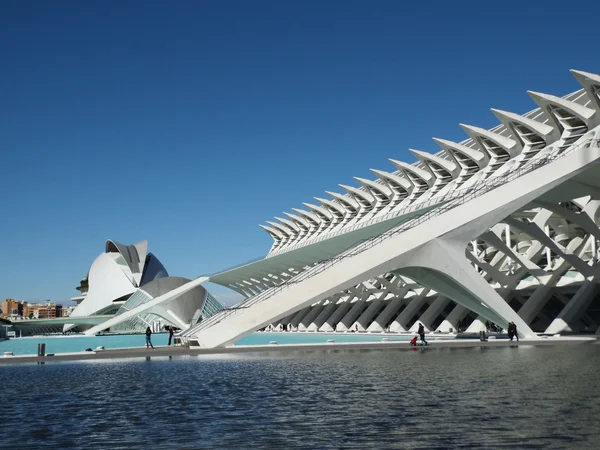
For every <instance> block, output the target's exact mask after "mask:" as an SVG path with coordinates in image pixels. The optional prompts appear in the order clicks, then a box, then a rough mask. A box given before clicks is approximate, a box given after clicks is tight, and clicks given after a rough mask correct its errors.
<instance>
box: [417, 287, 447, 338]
mask: <svg viewBox="0 0 600 450" xmlns="http://www.w3.org/2000/svg"><path fill="white" fill-rule="evenodd" d="M448 303H450V300H448V299H447V298H446V297H444V296H443V295H438V296H437V298H436V299H435V300H434V301H433V303H432V304H431V305H429V308H427V311H425V312H424V313H423V315H422V316H421V317H419V318H418V319H417V321H416V322H415V323H414V324H413V326H412V327H410V330H409V331H414V332H416V331H417V330H418V328H419V323H422V324H423V326H424V327H425V330H427V331H434V330H433V327H432V324H433V321H434V320H435V319H436V317H437V316H439V315H440V313H441V312H442V311H443V310H444V308H445V307H446V305H448Z"/></svg>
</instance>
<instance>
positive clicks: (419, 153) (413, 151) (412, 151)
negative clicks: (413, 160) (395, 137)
mask: <svg viewBox="0 0 600 450" xmlns="http://www.w3.org/2000/svg"><path fill="white" fill-rule="evenodd" d="M408 151H409V152H411V153H412V154H413V155H415V156H418V155H421V156H425V157H428V156H433V155H432V154H431V153H429V152H426V151H423V150H416V149H414V148H409V149H408Z"/></svg>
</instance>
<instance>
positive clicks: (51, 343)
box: [0, 333, 169, 355]
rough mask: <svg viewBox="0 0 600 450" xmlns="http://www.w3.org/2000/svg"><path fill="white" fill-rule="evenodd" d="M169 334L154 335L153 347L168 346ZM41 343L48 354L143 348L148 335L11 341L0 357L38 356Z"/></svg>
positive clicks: (0, 346) (0, 350) (0, 347)
mask: <svg viewBox="0 0 600 450" xmlns="http://www.w3.org/2000/svg"><path fill="white" fill-rule="evenodd" d="M168 340H169V334H168V333H155V334H153V335H152V344H153V345H167V342H168ZM39 343H45V344H46V353H72V352H82V351H85V349H86V348H91V349H95V348H96V347H99V346H101V345H103V346H104V347H105V348H127V347H143V346H145V345H146V335H144V334H128V335H118V336H40V337H24V338H17V339H9V340H8V341H2V342H0V355H3V354H4V352H13V353H14V354H15V355H31V354H37V347H38V344H39Z"/></svg>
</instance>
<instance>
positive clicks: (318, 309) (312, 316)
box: [298, 303, 324, 331]
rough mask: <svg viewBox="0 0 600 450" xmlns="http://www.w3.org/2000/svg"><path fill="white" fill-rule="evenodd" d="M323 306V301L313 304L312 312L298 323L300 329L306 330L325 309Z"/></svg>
mask: <svg viewBox="0 0 600 450" xmlns="http://www.w3.org/2000/svg"><path fill="white" fill-rule="evenodd" d="M323 308H324V306H323V303H320V304H318V305H315V306H313V307H312V309H311V310H310V312H309V313H308V314H307V315H306V316H304V319H302V321H301V322H300V323H299V324H298V331H306V330H307V329H308V326H309V325H310V324H311V322H312V321H313V320H314V319H316V317H317V316H318V315H319V314H320V313H321V311H323Z"/></svg>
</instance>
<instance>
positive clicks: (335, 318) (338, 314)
mask: <svg viewBox="0 0 600 450" xmlns="http://www.w3.org/2000/svg"><path fill="white" fill-rule="evenodd" d="M355 298H356V297H355V296H352V297H350V296H349V297H347V298H346V301H345V302H342V303H338V307H337V309H335V311H333V314H331V316H329V318H328V319H327V320H325V323H324V324H323V325H321V327H320V328H319V331H334V330H337V328H336V326H337V324H338V323H339V321H340V320H342V317H344V316H345V315H346V313H347V312H348V311H349V310H350V308H352V305H353V303H352V300H354V299H355Z"/></svg>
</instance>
